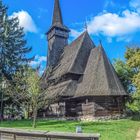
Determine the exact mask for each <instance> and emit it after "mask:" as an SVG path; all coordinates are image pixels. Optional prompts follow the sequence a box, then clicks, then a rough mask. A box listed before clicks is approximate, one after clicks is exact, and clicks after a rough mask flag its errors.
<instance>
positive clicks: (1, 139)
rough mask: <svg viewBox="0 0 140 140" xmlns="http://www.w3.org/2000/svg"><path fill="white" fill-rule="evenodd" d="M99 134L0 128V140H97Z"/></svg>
mask: <svg viewBox="0 0 140 140" xmlns="http://www.w3.org/2000/svg"><path fill="white" fill-rule="evenodd" d="M99 138H100V135H99V134H84V133H54V132H43V131H28V130H17V129H5V128H0V140H99Z"/></svg>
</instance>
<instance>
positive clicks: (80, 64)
mask: <svg viewBox="0 0 140 140" xmlns="http://www.w3.org/2000/svg"><path fill="white" fill-rule="evenodd" d="M92 48H94V43H93V42H92V40H91V39H90V37H89V35H88V33H87V32H84V33H83V34H82V35H81V36H79V37H78V38H77V39H76V40H75V41H73V42H72V43H71V44H70V45H68V46H66V47H65V49H64V53H63V54H62V56H61V59H60V61H59V62H58V64H57V66H56V67H55V68H54V70H53V73H52V76H51V79H55V78H58V77H61V76H63V75H65V74H68V73H73V74H83V73H84V70H85V67H86V63H87V60H88V57H89V54H90V51H91V49H92Z"/></svg>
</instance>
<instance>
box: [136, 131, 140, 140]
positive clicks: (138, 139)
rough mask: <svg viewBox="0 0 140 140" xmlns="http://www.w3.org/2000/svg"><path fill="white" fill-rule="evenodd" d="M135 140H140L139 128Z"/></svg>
mask: <svg viewBox="0 0 140 140" xmlns="http://www.w3.org/2000/svg"><path fill="white" fill-rule="evenodd" d="M136 140H140V129H139V131H138V133H137V137H136Z"/></svg>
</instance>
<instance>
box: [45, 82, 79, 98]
mask: <svg viewBox="0 0 140 140" xmlns="http://www.w3.org/2000/svg"><path fill="white" fill-rule="evenodd" d="M76 87H77V81H74V80H67V81H64V82H61V83H58V84H57V85H53V86H50V87H49V88H48V89H47V90H46V96H45V98H46V99H48V100H50V99H53V98H61V97H72V96H74V93H75V90H76Z"/></svg>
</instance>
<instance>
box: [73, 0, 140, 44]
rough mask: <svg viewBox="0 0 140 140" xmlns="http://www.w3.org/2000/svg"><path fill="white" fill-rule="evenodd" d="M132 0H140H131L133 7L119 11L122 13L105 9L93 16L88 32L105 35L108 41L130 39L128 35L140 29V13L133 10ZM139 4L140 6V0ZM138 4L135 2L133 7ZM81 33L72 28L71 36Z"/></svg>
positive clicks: (89, 22)
mask: <svg viewBox="0 0 140 140" xmlns="http://www.w3.org/2000/svg"><path fill="white" fill-rule="evenodd" d="M132 1H133V2H134V1H140V0H131V2H130V8H131V9H126V10H123V11H121V12H119V13H120V14H118V13H111V12H107V11H105V12H104V11H103V12H102V13H100V14H98V15H97V16H95V17H91V18H90V20H89V21H88V32H89V33H90V34H91V35H104V36H106V37H107V40H108V39H109V40H108V42H111V38H117V41H121V40H122V39H124V41H130V37H129V39H128V38H127V36H132V34H133V33H135V32H137V31H140V13H139V12H137V11H136V10H132ZM138 4H139V6H140V2H139V3H138ZM138 4H137V5H136V3H135V5H134V3H133V7H134V6H135V7H136V6H137V7H138ZM83 31H84V30H83ZM83 31H82V32H83ZM79 34H80V32H78V31H76V30H72V33H71V36H72V37H74V38H75V37H77V36H78V35H79ZM131 39H132V37H131Z"/></svg>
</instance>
